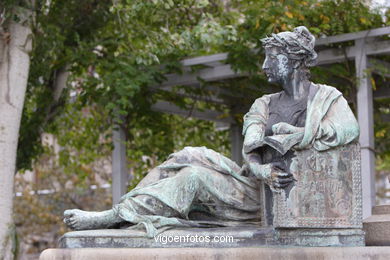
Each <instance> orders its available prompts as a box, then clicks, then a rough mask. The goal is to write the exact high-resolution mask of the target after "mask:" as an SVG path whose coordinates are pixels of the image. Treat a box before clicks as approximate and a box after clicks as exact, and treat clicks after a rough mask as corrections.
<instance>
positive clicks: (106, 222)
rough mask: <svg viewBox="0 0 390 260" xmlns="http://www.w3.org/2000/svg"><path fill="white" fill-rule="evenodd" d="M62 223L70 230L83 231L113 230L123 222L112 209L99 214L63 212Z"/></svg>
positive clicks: (74, 210) (76, 211)
mask: <svg viewBox="0 0 390 260" xmlns="http://www.w3.org/2000/svg"><path fill="white" fill-rule="evenodd" d="M64 222H65V224H66V225H68V226H69V227H70V228H71V229H74V230H85V229H103V228H113V227H116V226H118V224H120V223H121V222H123V220H122V219H121V218H120V217H119V216H118V215H117V214H116V213H115V211H114V210H112V209H111V210H105V211H100V212H96V211H84V210H80V209H69V210H65V212H64Z"/></svg>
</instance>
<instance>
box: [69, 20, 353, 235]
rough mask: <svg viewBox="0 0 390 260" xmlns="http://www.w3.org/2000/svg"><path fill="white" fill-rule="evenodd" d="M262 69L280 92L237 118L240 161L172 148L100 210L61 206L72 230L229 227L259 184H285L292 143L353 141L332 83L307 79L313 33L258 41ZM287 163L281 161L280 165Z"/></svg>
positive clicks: (256, 207) (253, 204)
mask: <svg viewBox="0 0 390 260" xmlns="http://www.w3.org/2000/svg"><path fill="white" fill-rule="evenodd" d="M262 42H263V46H264V48H265V55H266V58H265V61H264V64H263V70H264V72H265V74H266V75H267V77H268V81H269V82H271V83H276V84H279V85H281V86H282V87H283V91H281V92H279V93H276V94H271V95H265V96H263V97H261V98H259V99H257V100H256V101H255V103H254V104H253V105H252V107H251V109H250V111H249V112H248V113H247V114H246V115H245V117H244V127H243V135H244V138H245V139H244V146H243V157H244V164H243V166H242V167H239V166H238V165H237V164H236V163H234V162H233V161H231V160H230V159H228V158H226V157H224V156H223V155H221V154H219V153H217V152H215V151H212V150H210V149H207V148H205V147H186V148H184V149H183V150H181V151H179V152H176V153H173V154H172V155H170V156H169V158H168V159H167V160H166V161H165V162H164V163H163V164H161V165H160V166H158V167H157V168H155V169H153V170H152V171H150V172H149V173H148V175H147V176H146V177H145V178H144V179H143V180H142V181H141V182H140V183H139V184H138V186H137V187H136V188H135V189H133V190H132V191H130V192H129V193H127V194H126V195H124V196H123V197H122V199H121V201H120V203H119V204H117V205H114V207H113V208H112V209H110V210H107V211H102V212H88V211H82V210H78V209H73V210H66V211H65V212H64V222H65V223H66V224H67V225H68V226H69V227H70V228H72V229H76V230H82V229H101V228H114V227H118V226H120V225H122V224H126V223H127V224H131V225H144V226H145V228H146V230H147V232H148V235H149V236H153V235H155V234H156V232H157V229H162V228H169V227H204V226H231V225H243V224H245V223H258V222H259V221H260V213H259V212H260V211H261V210H262V209H261V203H260V200H259V197H260V185H261V182H264V183H265V184H266V185H267V186H268V187H269V188H270V189H271V190H274V191H278V190H280V189H284V188H286V187H287V186H289V185H292V183H293V182H294V178H293V176H292V174H291V173H290V172H289V169H288V162H289V161H291V158H292V157H293V156H294V152H293V151H294V150H296V149H311V148H314V149H316V150H318V151H324V150H327V149H331V148H333V147H337V146H340V145H344V144H347V143H350V142H352V141H354V140H355V139H356V138H357V137H358V135H359V128H358V124H357V121H356V119H355V117H354V115H353V113H352V111H351V110H350V108H349V107H348V104H347V102H346V100H345V99H344V98H343V97H342V94H341V93H340V92H339V91H337V90H336V89H335V88H333V87H330V86H326V85H319V84H314V83H312V82H310V80H309V70H308V67H310V66H313V65H314V64H315V61H316V58H317V54H316V52H315V51H314V43H315V38H314V36H313V35H312V34H311V33H310V32H309V31H308V30H307V29H306V27H303V26H300V27H297V28H295V29H294V31H293V32H282V33H279V34H273V35H272V36H271V37H269V38H265V39H263V40H262ZM286 162H287V163H286Z"/></svg>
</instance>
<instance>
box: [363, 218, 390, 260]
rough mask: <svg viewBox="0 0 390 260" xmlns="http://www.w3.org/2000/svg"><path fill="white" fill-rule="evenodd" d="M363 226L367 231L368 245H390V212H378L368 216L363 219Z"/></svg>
mask: <svg viewBox="0 0 390 260" xmlns="http://www.w3.org/2000/svg"><path fill="white" fill-rule="evenodd" d="M363 228H364V231H365V232H366V245H368V246H390V214H378V215H372V216H371V217H368V218H366V219H365V220H364V221H363ZM389 259H390V256H389Z"/></svg>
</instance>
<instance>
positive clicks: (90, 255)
mask: <svg viewBox="0 0 390 260" xmlns="http://www.w3.org/2000/svg"><path fill="white" fill-rule="evenodd" d="M389 256H390V247H295V248H286V247H278V248H158V249H156V248H142V249H141V248H81V249H47V250H45V251H43V252H42V254H41V256H40V258H39V259H40V260H57V259H62V260H91V259H94V260H103V259H104V260H110V259H115V260H117V259H121V260H125V259H138V260H146V259H154V260H156V259H172V260H174V259H180V260H190V259H191V260H193V259H283V260H295V259H297V260H298V259H299V260H301V259H322V260H339V259H344V260H349V259H351V260H363V259H376V260H388V259H389Z"/></svg>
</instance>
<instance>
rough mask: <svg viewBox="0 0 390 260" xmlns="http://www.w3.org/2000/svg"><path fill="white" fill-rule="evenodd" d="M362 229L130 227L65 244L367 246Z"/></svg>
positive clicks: (78, 235) (68, 237)
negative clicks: (153, 231) (149, 234)
mask: <svg viewBox="0 0 390 260" xmlns="http://www.w3.org/2000/svg"><path fill="white" fill-rule="evenodd" d="M364 245H365V242H364V232H363V231H362V230H361V229H314V228H313V229H272V228H258V227H236V228H191V229H179V230H178V229H175V230H168V231H165V232H163V233H161V234H160V235H158V236H156V237H154V238H146V237H145V233H144V232H143V231H136V230H128V229H119V230H118V229H105V230H85V231H74V232H68V233H66V234H65V235H64V236H62V237H61V238H60V241H59V247H61V248H89V247H94V248H141V247H143V248H164V247H170V248H177V247H183V248H184V247H209V248H218V247H222V248H232V247H259V246H264V247H265V246H267V247H269V246H364Z"/></svg>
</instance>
